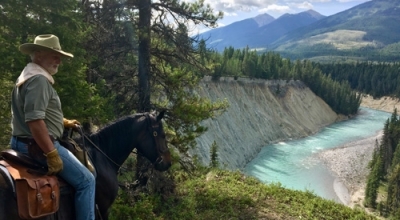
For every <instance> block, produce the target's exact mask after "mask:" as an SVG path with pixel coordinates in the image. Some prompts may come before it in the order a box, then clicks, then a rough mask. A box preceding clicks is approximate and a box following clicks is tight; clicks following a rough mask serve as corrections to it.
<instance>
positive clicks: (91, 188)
mask: <svg viewBox="0 0 400 220" xmlns="http://www.w3.org/2000/svg"><path fill="white" fill-rule="evenodd" d="M19 50H20V51H21V52H22V53H23V54H28V55H30V57H31V60H32V62H30V63H28V65H27V66H26V67H25V69H24V70H23V71H22V73H21V75H20V76H19V77H18V79H17V81H16V84H15V86H14V89H13V91H12V97H11V110H12V123H11V126H12V135H13V136H12V138H11V147H12V148H13V149H14V150H16V151H18V152H21V153H24V154H29V152H31V153H30V155H31V156H33V158H34V159H36V160H37V161H38V162H40V163H42V164H44V165H47V167H48V174H49V175H54V174H57V173H58V174H59V175H60V176H61V177H62V178H63V179H65V181H67V182H68V183H69V184H70V185H71V186H72V187H74V189H75V210H76V219H77V220H87V219H94V218H95V217H94V196H95V178H94V176H93V174H92V173H91V172H90V171H89V170H88V169H87V168H86V167H85V166H84V165H82V163H81V162H80V161H79V160H78V159H76V158H75V156H74V155H73V154H72V153H70V152H69V151H68V150H67V149H66V148H64V147H62V146H61V145H60V143H59V142H58V141H57V140H58V138H60V137H61V136H62V133H63V130H64V126H65V127H74V126H76V124H79V123H78V122H77V121H76V120H66V119H65V118H64V117H63V112H62V110H61V102H60V99H59V97H58V95H57V92H56V91H55V90H54V88H53V86H52V84H54V79H53V75H54V74H56V73H57V72H58V67H59V65H60V64H61V58H62V57H71V58H72V57H73V55H72V54H70V53H67V52H64V51H63V50H61V46H60V43H59V39H58V37H57V36H55V35H51V34H47V35H39V36H37V37H36V38H35V41H34V43H26V44H22V45H21V46H20V47H19ZM32 138H33V139H34V142H35V143H36V144H35V145H32V144H29V145H28V143H29V142H31V143H32V141H30V140H32ZM35 151H36V152H37V151H39V152H41V153H40V154H38V155H32V152H35ZM43 155H44V157H43ZM41 156H42V158H41Z"/></svg>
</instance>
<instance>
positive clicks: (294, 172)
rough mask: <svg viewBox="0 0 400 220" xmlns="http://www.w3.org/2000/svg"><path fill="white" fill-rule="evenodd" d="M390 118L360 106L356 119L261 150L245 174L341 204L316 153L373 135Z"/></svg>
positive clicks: (381, 112) (382, 113) (386, 114)
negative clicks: (312, 193) (310, 192)
mask: <svg viewBox="0 0 400 220" xmlns="http://www.w3.org/2000/svg"><path fill="white" fill-rule="evenodd" d="M390 116H391V114H390V113H387V112H383V111H378V110H373V109H369V108H363V107H361V108H360V110H359V114H358V115H357V116H356V117H354V118H352V119H349V120H346V121H341V122H337V123H334V124H332V125H330V126H327V127H325V128H323V129H321V131H320V132H318V133H316V134H314V135H312V136H308V137H305V138H302V139H298V140H290V141H285V142H279V143H276V144H271V145H268V146H265V147H263V148H262V150H261V151H260V153H259V154H258V155H257V156H256V157H255V158H254V159H253V160H252V161H250V162H249V163H248V164H247V165H246V166H245V168H244V173H246V174H248V175H251V176H254V177H256V178H258V179H259V180H261V181H263V182H265V183H277V182H279V183H281V185H282V186H283V187H286V188H290V189H295V190H304V191H305V190H308V191H312V192H314V193H315V194H316V195H318V196H321V197H323V198H326V199H331V200H334V201H337V202H340V199H339V198H338V196H337V195H336V193H335V190H334V188H333V186H334V184H333V182H334V181H335V177H334V176H332V175H331V174H330V172H329V171H328V168H327V167H326V166H325V165H324V164H323V163H322V162H321V161H320V160H319V159H318V157H315V154H316V153H318V152H320V151H322V150H325V149H330V148H335V147H339V146H341V145H343V144H345V143H347V142H352V141H356V140H360V139H364V138H367V137H370V136H373V135H376V133H377V132H378V131H380V130H382V129H383V126H384V123H385V121H386V120H387V119H388V118H389V117H390Z"/></svg>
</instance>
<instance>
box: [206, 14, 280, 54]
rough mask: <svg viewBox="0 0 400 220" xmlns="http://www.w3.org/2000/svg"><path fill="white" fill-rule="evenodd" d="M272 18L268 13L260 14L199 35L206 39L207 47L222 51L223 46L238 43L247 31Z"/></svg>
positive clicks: (264, 23) (268, 21)
mask: <svg viewBox="0 0 400 220" xmlns="http://www.w3.org/2000/svg"><path fill="white" fill-rule="evenodd" d="M274 20H275V18H274V17H272V16H270V15H268V14H261V15H258V16H256V17H254V18H248V19H245V20H242V21H237V22H234V23H232V24H230V25H227V26H224V27H220V28H216V29H213V30H210V31H207V32H204V33H202V34H200V35H199V37H200V38H203V39H205V40H207V45H208V46H209V47H211V48H213V49H216V50H219V51H222V50H223V49H224V48H225V47H229V46H232V45H237V44H240V40H241V39H242V38H243V37H244V36H245V35H246V34H247V33H249V32H251V31H253V30H255V29H257V28H259V27H262V26H265V25H267V24H269V23H271V22H272V21H274Z"/></svg>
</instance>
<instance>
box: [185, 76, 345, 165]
mask: <svg viewBox="0 0 400 220" xmlns="http://www.w3.org/2000/svg"><path fill="white" fill-rule="evenodd" d="M200 87H201V88H200V89H199V90H198V91H197V93H198V94H199V95H200V96H201V97H207V98H210V99H211V100H213V101H216V100H222V99H227V100H228V102H229V104H230V106H229V108H228V109H227V111H226V112H224V113H223V114H222V115H220V116H218V117H217V118H216V119H208V120H206V121H204V122H202V123H203V125H205V126H207V127H208V131H207V132H206V133H204V134H203V135H202V136H200V137H199V138H197V139H196V141H197V147H196V148H195V149H192V150H190V154H191V155H197V156H198V159H199V161H200V162H201V163H202V164H204V165H208V164H209V163H210V147H211V145H212V143H213V142H214V141H215V142H216V143H217V145H218V150H217V153H218V161H219V163H220V165H221V167H222V168H227V169H231V170H233V169H240V168H242V167H244V166H245V165H246V164H247V163H248V162H249V161H250V160H252V159H253V158H254V157H255V156H256V155H257V153H258V152H259V151H260V150H261V148H262V147H264V146H266V145H268V144H271V143H275V142H278V141H281V140H289V139H296V138H300V137H304V136H308V135H310V134H312V133H315V132H317V131H318V130H319V129H320V128H322V127H324V126H326V125H329V124H331V123H333V122H335V121H336V120H337V119H338V115H337V114H336V113H335V112H334V111H333V110H332V109H331V108H330V107H329V106H328V105H327V104H326V103H325V102H324V101H323V100H322V99H321V98H319V97H318V96H316V95H315V94H314V93H313V92H312V91H311V90H310V89H309V88H308V87H307V86H306V85H305V84H304V83H303V82H301V81H286V80H276V81H267V80H260V79H237V80H234V79H233V78H231V77H222V78H220V79H219V80H217V81H215V80H211V78H210V77H205V78H204V79H203V80H202V82H201V83H200Z"/></svg>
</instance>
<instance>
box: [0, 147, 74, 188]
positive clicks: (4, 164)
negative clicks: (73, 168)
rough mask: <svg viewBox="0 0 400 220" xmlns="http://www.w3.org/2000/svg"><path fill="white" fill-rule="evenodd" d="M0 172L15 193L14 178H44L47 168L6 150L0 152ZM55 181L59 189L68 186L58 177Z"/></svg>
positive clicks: (17, 153)
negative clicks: (33, 176)
mask: <svg viewBox="0 0 400 220" xmlns="http://www.w3.org/2000/svg"><path fill="white" fill-rule="evenodd" d="M0 172H1V173H3V174H4V175H3V176H4V177H5V179H6V180H7V181H8V182H9V185H10V186H11V187H12V189H13V192H14V193H15V181H14V179H15V177H17V176H22V175H26V174H33V175H37V176H45V175H46V174H47V168H46V167H45V166H43V165H41V164H39V163H38V162H36V161H35V160H34V159H32V158H31V157H29V156H27V155H25V154H22V153H19V152H17V151H14V150H12V149H7V150H3V151H1V152H0ZM57 179H58V183H59V185H60V188H61V186H69V185H68V184H67V183H66V182H65V181H64V180H63V179H62V178H60V177H58V178H57Z"/></svg>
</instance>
